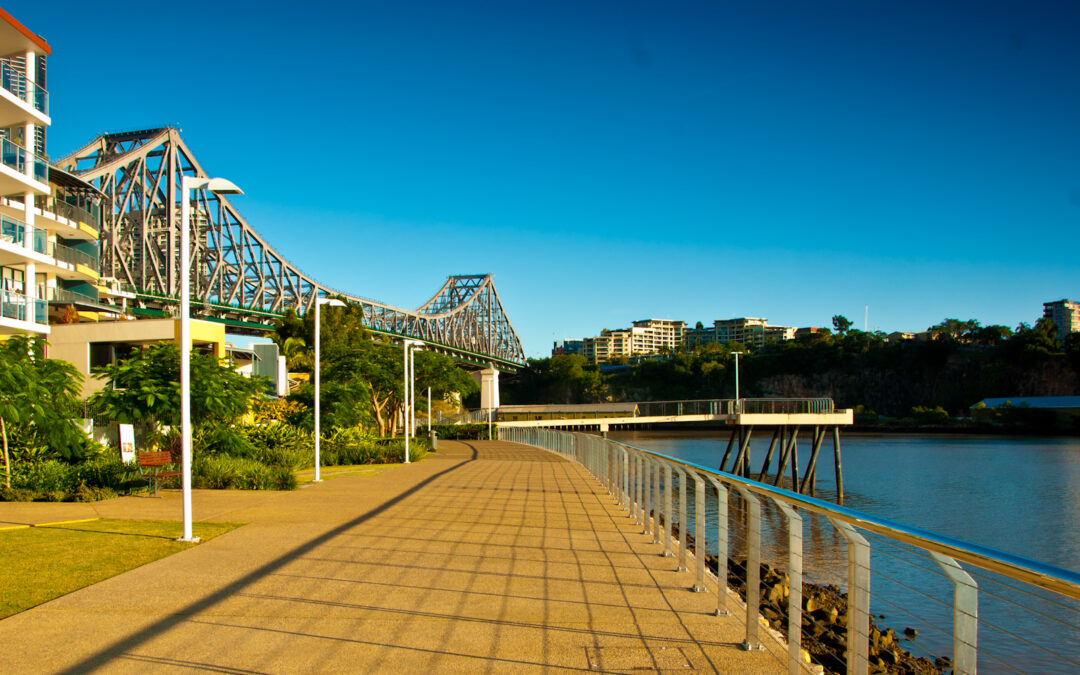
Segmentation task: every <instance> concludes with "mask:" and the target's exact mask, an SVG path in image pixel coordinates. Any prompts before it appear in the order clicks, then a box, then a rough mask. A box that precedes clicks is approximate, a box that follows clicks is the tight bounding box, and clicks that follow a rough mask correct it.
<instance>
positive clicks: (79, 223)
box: [0, 195, 101, 242]
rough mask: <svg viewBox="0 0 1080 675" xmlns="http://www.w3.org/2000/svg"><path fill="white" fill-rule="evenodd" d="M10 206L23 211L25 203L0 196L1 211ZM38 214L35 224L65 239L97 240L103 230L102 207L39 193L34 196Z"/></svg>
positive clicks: (18, 211) (17, 210)
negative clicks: (92, 206) (93, 206)
mask: <svg viewBox="0 0 1080 675" xmlns="http://www.w3.org/2000/svg"><path fill="white" fill-rule="evenodd" d="M5 207H6V208H9V209H11V210H12V212H13V213H20V214H21V213H22V209H23V205H22V203H21V202H18V201H15V200H13V199H2V198H0V211H3V209H4V208H5ZM34 208H35V213H36V214H37V216H36V218H35V220H34V224H35V225H39V226H41V227H44V228H45V229H47V230H49V231H50V232H55V233H56V234H58V235H60V236H61V237H63V238H64V239H82V240H83V241H95V242H96V241H97V240H98V236H99V234H100V231H101V218H100V215H99V214H100V209H97V208H94V209H93V210H88V209H85V208H83V207H81V206H78V205H76V204H72V203H70V202H67V201H65V200H64V199H61V198H58V197H47V196H44V195H39V196H37V197H35V198H34Z"/></svg>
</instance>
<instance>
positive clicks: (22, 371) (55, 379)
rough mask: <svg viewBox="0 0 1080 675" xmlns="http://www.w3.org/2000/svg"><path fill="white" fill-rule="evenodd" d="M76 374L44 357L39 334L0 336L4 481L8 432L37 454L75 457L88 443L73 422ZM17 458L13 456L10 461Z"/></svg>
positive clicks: (78, 383)
mask: <svg viewBox="0 0 1080 675" xmlns="http://www.w3.org/2000/svg"><path fill="white" fill-rule="evenodd" d="M81 385H82V375H81V374H80V373H79V372H78V370H76V369H75V366H73V365H71V364H70V363H68V362H66V361H60V360H57V359H47V358H45V340H44V338H43V337H41V336H34V337H27V336H25V335H11V336H8V337H7V339H6V340H4V341H3V342H0V437H2V439H0V443H2V449H3V462H4V472H5V485H10V482H11V474H12V457H11V453H10V448H9V442H8V441H9V435H18V436H21V437H22V438H24V439H25V444H26V446H27V447H36V448H43V449H44V451H43V454H47V455H48V456H50V457H55V458H59V459H63V460H67V461H77V460H79V459H81V458H83V457H85V456H87V455H88V454H90V453H91V452H92V451H93V449H94V445H93V443H91V442H90V441H89V440H88V439H87V438H86V435H85V434H83V433H82V431H81V430H80V429H79V428H78V426H76V425H75V423H74V422H73V421H72V418H74V417H75V416H76V413H77V412H78V411H79V402H78V393H79V391H80V388H81ZM16 463H17V462H16Z"/></svg>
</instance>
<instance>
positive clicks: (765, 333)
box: [713, 317, 795, 349]
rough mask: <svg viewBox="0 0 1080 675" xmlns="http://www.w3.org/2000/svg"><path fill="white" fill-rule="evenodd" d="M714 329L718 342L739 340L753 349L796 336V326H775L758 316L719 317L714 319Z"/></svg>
mask: <svg viewBox="0 0 1080 675" xmlns="http://www.w3.org/2000/svg"><path fill="white" fill-rule="evenodd" d="M713 329H714V330H715V333H716V337H715V339H716V341H717V342H719V343H725V342H739V343H741V344H743V345H746V346H747V347H749V348H751V349H758V348H760V347H764V346H765V345H766V344H768V343H769V342H783V341H785V340H792V339H794V338H795V328H794V327H791V326H773V325H770V324H769V323H768V321H766V320H765V319H762V318H757V317H740V318H737V319H717V320H716V321H713Z"/></svg>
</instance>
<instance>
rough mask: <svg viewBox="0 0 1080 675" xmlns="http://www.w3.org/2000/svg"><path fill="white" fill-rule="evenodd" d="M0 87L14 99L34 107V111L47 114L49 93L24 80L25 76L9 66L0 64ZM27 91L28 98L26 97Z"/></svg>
mask: <svg viewBox="0 0 1080 675" xmlns="http://www.w3.org/2000/svg"><path fill="white" fill-rule="evenodd" d="M0 85H2V86H3V87H4V89H7V90H8V91H10V92H11V93H12V94H14V95H15V96H16V98H19V99H20V100H23V101H27V102H28V103H29V104H30V105H32V106H34V109H35V110H38V111H40V112H42V113H44V114H46V115H48V114H49V92H48V91H46V90H45V88H44V87H42V86H41V85H39V84H38V83H37V82H31V81H30V80H28V79H26V76H25V75H23V74H22V73H20V72H19V71H17V70H15V69H14V68H12V67H11V65H10V64H7V63H0ZM28 91H29V92H30V96H29V97H27V92H28Z"/></svg>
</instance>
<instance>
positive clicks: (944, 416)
mask: <svg viewBox="0 0 1080 675" xmlns="http://www.w3.org/2000/svg"><path fill="white" fill-rule="evenodd" d="M911 416H912V417H913V418H914V419H915V423H916V424H933V425H939V424H948V422H949V413H948V412H946V411H945V409H944V408H942V407H941V406H937V407H936V408H927V407H923V406H915V407H914V408H912V409H911Z"/></svg>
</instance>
